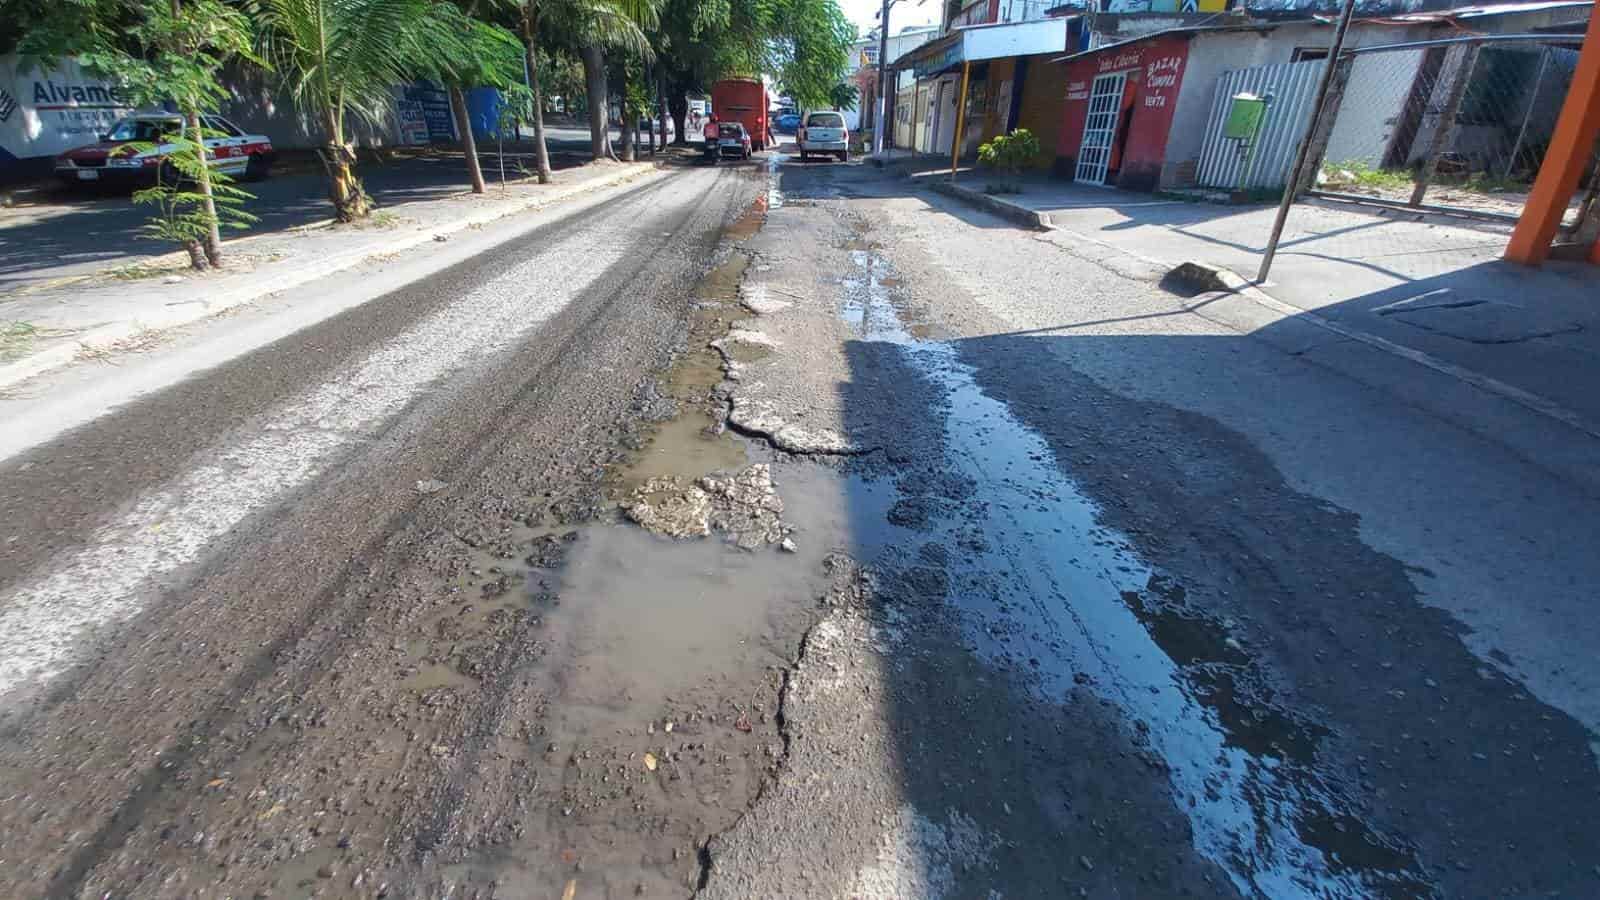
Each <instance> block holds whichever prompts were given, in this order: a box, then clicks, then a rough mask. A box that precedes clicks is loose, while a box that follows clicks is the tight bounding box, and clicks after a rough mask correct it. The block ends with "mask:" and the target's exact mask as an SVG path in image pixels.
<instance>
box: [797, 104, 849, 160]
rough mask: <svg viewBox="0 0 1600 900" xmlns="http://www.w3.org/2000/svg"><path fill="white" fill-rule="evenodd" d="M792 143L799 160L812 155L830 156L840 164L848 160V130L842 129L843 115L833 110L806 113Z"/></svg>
mask: <svg viewBox="0 0 1600 900" xmlns="http://www.w3.org/2000/svg"><path fill="white" fill-rule="evenodd" d="M794 142H795V143H796V144H797V145H799V147H800V158H801V159H809V158H810V157H811V156H812V155H814V154H832V155H833V156H837V157H839V160H840V161H841V162H842V161H844V160H847V159H849V158H850V130H849V129H848V128H845V127H844V115H843V114H842V113H839V112H836V111H834V110H822V111H818V112H809V113H806V116H805V119H804V124H802V125H801V126H800V130H799V131H797V132H795V136H794Z"/></svg>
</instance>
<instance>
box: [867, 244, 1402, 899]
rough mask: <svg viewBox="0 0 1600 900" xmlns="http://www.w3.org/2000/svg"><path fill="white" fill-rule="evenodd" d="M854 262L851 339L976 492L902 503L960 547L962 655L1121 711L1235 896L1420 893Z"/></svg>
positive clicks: (1317, 734)
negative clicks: (900, 381)
mask: <svg viewBox="0 0 1600 900" xmlns="http://www.w3.org/2000/svg"><path fill="white" fill-rule="evenodd" d="M851 259H852V264H853V266H854V269H855V271H853V272H851V273H849V274H848V275H847V276H846V278H845V283H844V295H843V297H842V302H841V304H840V308H839V315H840V316H841V318H842V319H843V320H844V321H845V322H846V323H848V324H849V325H850V327H851V328H852V329H853V330H854V331H855V333H856V334H858V335H859V339H860V340H861V341H863V342H868V343H874V342H877V343H887V344H891V345H894V346H895V347H897V348H898V349H899V351H900V354H901V356H902V357H903V359H904V361H905V363H906V365H907V366H908V367H909V368H910V369H911V370H913V371H914V372H916V373H917V374H918V375H919V376H920V377H922V378H924V379H926V380H927V381H928V382H929V383H930V384H932V385H933V386H934V387H935V388H936V390H937V391H938V392H939V393H941V394H942V395H943V397H944V402H942V403H940V404H936V405H935V406H934V407H933V410H932V412H933V414H934V415H935V416H942V417H943V422H942V424H937V423H936V424H935V426H934V427H936V428H940V429H942V439H943V446H944V448H945V451H944V454H945V456H944V459H943V460H942V461H941V464H942V467H943V469H944V470H945V474H946V475H947V476H949V477H948V478H947V479H946V481H948V483H951V484H966V485H970V486H971V491H970V493H969V494H968V495H966V496H963V497H948V498H945V499H946V500H947V501H949V502H942V503H932V504H929V503H927V502H926V501H927V500H928V499H929V498H927V497H925V496H916V495H912V494H905V495H903V497H902V498H901V502H902V503H905V504H907V505H908V506H912V507H915V508H916V509H915V511H916V512H917V516H916V518H919V519H921V520H922V522H921V523H920V526H921V529H922V530H924V531H929V532H933V533H936V534H941V535H942V536H943V542H944V543H945V544H946V545H947V546H949V547H951V548H955V547H958V546H959V547H960V548H961V550H962V552H960V553H959V554H957V553H952V554H951V564H950V579H949V586H948V588H947V589H946V590H945V596H944V600H945V603H946V604H947V605H949V606H950V607H952V608H954V609H956V610H957V611H958V613H959V617H960V619H961V621H962V623H963V627H964V628H965V629H967V634H966V636H965V637H966V639H967V641H968V642H969V644H970V646H971V647H972V648H974V650H975V652H977V653H978V654H979V655H980V657H981V658H983V659H985V660H987V661H989V662H990V663H991V664H992V665H995V666H998V667H1001V668H1006V669H1010V670H1013V671H1015V670H1019V669H1020V670H1024V671H1027V670H1031V671H1032V672H1033V673H1034V675H1035V677H1036V679H1037V680H1036V684H1037V686H1038V690H1039V692H1040V694H1041V695H1042V696H1043V697H1044V698H1045V699H1047V700H1050V701H1052V702H1060V701H1061V700H1062V698H1063V697H1065V696H1067V694H1068V693H1069V692H1070V691H1071V690H1073V689H1074V687H1075V686H1077V687H1079V688H1087V689H1088V690H1090V691H1092V692H1093V693H1094V694H1095V695H1097V696H1098V697H1099V698H1100V699H1101V700H1102V701H1103V702H1107V703H1110V704H1111V705H1113V706H1114V707H1115V708H1117V709H1119V710H1120V711H1121V713H1122V715H1123V716H1124V717H1125V718H1126V719H1127V720H1128V721H1129V723H1130V724H1131V725H1134V726H1136V730H1137V732H1138V733H1139V734H1141V735H1143V737H1144V739H1146V740H1147V744H1146V747H1147V748H1148V749H1149V750H1151V751H1153V752H1154V753H1155V754H1156V755H1157V756H1159V757H1160V759H1161V761H1162V763H1163V764H1164V768H1165V770H1166V771H1167V773H1168V777H1169V779H1170V783H1171V787H1172V791H1173V795H1174V798H1175V800H1176V801H1177V804H1176V805H1177V806H1178V807H1179V810H1180V812H1181V813H1182V814H1183V815H1185V816H1187V817H1188V818H1189V820H1190V822H1191V824H1192V827H1193V843H1194V847H1195V849H1196V850H1197V851H1198V852H1199V853H1200V854H1201V855H1202V856H1203V857H1205V858H1206V859H1208V860H1210V861H1212V862H1214V863H1215V864H1217V865H1218V866H1220V867H1221V868H1222V869H1223V871H1225V872H1227V873H1228V876H1229V877H1230V878H1231V879H1232V880H1233V882H1234V884H1235V885H1236V886H1237V888H1238V889H1239V890H1240V891H1241V893H1243V894H1245V895H1246V896H1259V895H1265V896H1269V897H1294V896H1307V895H1314V896H1322V897H1337V898H1345V897H1350V898H1355V897H1368V896H1373V895H1375V894H1376V895H1379V896H1415V895H1418V894H1428V893H1430V891H1431V888H1430V887H1429V883H1428V881H1427V879H1426V877H1425V875H1424V874H1423V873H1422V871H1421V868H1420V866H1419V865H1418V863H1417V861H1416V860H1415V858H1414V855H1413V854H1412V853H1411V851H1409V850H1407V849H1405V848H1404V847H1402V846H1398V845H1396V843H1395V842H1393V841H1390V840H1387V839H1385V838H1383V837H1382V836H1380V835H1377V834H1375V833H1373V832H1372V831H1370V830H1369V829H1368V828H1367V826H1365V825H1364V824H1363V822H1362V820H1361V817H1360V815H1359V814H1358V813H1356V812H1355V811H1354V810H1351V809H1349V806H1350V804H1349V803H1348V802H1346V801H1345V800H1344V799H1343V798H1342V797H1340V796H1339V795H1338V794H1337V793H1336V792H1335V790H1334V789H1332V788H1330V787H1329V780H1328V779H1326V778H1325V777H1323V776H1322V775H1321V774H1319V772H1318V771H1317V770H1316V769H1315V767H1314V756H1315V751H1316V747H1317V743H1318V741H1319V740H1320V738H1321V737H1322V736H1323V733H1322V732H1321V731H1320V729H1318V728H1317V727H1316V726H1313V725H1310V724H1308V723H1304V722H1301V721H1299V720H1298V719H1297V718H1295V717H1293V716H1290V715H1288V714H1286V713H1281V712H1278V711H1276V710H1274V709H1272V708H1271V705H1270V703H1266V702H1264V699H1263V697H1262V696H1261V695H1262V694H1263V693H1264V690H1252V687H1251V685H1253V684H1254V683H1255V682H1257V681H1258V680H1259V679H1256V678H1253V677H1252V672H1251V665H1250V660H1249V656H1248V654H1247V653H1246V651H1245V648H1244V647H1243V645H1241V644H1240V643H1239V642H1238V641H1237V640H1235V639H1233V638H1232V637H1230V636H1229V633H1228V628H1227V626H1226V623H1218V622H1214V621H1211V620H1209V619H1206V618H1204V617H1202V616H1199V615H1197V614H1192V613H1190V612H1189V611H1188V610H1186V609H1185V608H1184V606H1183V603H1182V600H1183V598H1182V593H1181V589H1178V588H1176V587H1175V586H1172V585H1170V584H1169V583H1168V582H1167V581H1166V580H1165V579H1164V578H1163V576H1162V575H1161V573H1160V572H1158V571H1156V570H1154V569H1153V568H1152V567H1151V566H1150V565H1149V564H1147V563H1145V562H1144V561H1142V560H1141V559H1140V557H1139V554H1138V553H1137V551H1136V550H1135V549H1134V546H1133V543H1132V541H1131V540H1130V539H1129V538H1128V537H1127V536H1126V535H1124V534H1121V533H1120V532H1117V531H1115V530H1113V529H1110V528H1106V527H1104V526H1102V525H1100V524H1099V523H1098V519H1099V511H1098V507H1097V505H1096V504H1095V502H1094V501H1093V500H1091V499H1090V498H1089V497H1088V496H1087V495H1086V494H1085V493H1084V492H1083V491H1082V490H1081V489H1080V488H1079V487H1078V485H1077V484H1076V483H1075V482H1074V481H1073V480H1072V479H1071V478H1069V477H1068V476H1067V475H1065V474H1064V472H1063V467H1062V466H1061V465H1059V464H1058V463H1057V461H1056V459H1055V455H1054V453H1053V451H1052V450H1051V448H1050V445H1049V444H1048V443H1047V442H1046V441H1045V440H1044V439H1043V438H1042V437H1041V436H1040V435H1038V434H1036V433H1035V432H1034V431H1033V430H1032V429H1030V428H1029V427H1027V426H1026V425H1024V424H1023V423H1022V422H1021V421H1020V420H1019V419H1018V418H1017V417H1016V416H1014V415H1013V414H1012V412H1011V411H1010V409H1009V408H1008V407H1007V406H1006V405H1005V404H1004V403H1002V402H1000V401H998V400H995V399H993V398H991V397H989V396H987V395H986V394H985V393H984V392H983V391H982V389H981V388H980V387H979V386H978V384H977V381H976V379H975V372H974V369H973V368H972V367H971V366H969V365H967V364H966V363H965V362H963V361H962V360H961V358H960V354H959V351H958V349H957V347H956V346H955V345H954V344H951V343H948V342H942V341H937V340H930V339H928V338H927V337H926V336H925V334H924V332H923V331H922V329H920V328H919V327H917V326H908V325H907V324H906V323H905V322H904V321H903V319H902V317H901V314H900V312H899V311H898V310H897V309H896V305H895V303H894V301H893V298H892V296H891V294H892V288H893V272H892V269H891V267H890V265H889V263H888V261H887V260H886V259H885V258H884V257H883V256H882V255H881V254H879V253H878V252H876V251H874V250H872V249H870V248H861V247H859V246H857V247H855V248H853V249H852V252H851ZM885 483H886V481H885ZM881 502H882V501H881V500H878V501H875V505H880V504H881ZM896 509H897V510H899V511H900V512H899V514H900V515H901V516H902V517H904V516H905V513H906V511H905V510H903V509H901V508H900V507H899V506H898V505H897V506H896ZM858 527H859V526H858ZM974 536H976V537H974ZM865 561H867V562H869V563H877V564H881V565H882V566H883V567H884V568H887V567H889V566H892V565H894V563H893V562H892V561H889V560H887V559H886V560H874V559H872V558H871V557H870V556H866V557H865Z"/></svg>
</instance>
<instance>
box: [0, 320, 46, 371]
mask: <svg viewBox="0 0 1600 900" xmlns="http://www.w3.org/2000/svg"><path fill="white" fill-rule="evenodd" d="M38 337H39V329H38V327H37V326H35V325H34V324H33V323H31V322H4V323H0V360H4V361H7V362H9V361H10V360H13V359H16V358H18V357H20V356H26V355H27V353H28V351H29V350H30V349H32V348H33V342H34V341H35V340H37V339H38Z"/></svg>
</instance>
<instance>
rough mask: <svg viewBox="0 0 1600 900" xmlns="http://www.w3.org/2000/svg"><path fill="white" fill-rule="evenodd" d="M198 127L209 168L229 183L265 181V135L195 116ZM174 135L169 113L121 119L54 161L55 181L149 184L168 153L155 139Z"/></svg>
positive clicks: (174, 119) (175, 122)
mask: <svg viewBox="0 0 1600 900" xmlns="http://www.w3.org/2000/svg"><path fill="white" fill-rule="evenodd" d="M200 123H201V125H202V127H203V128H204V129H205V131H206V133H207V137H206V138H205V145H206V157H207V159H208V160H209V161H210V163H211V167H212V168H213V169H216V170H217V171H219V172H225V173H227V174H229V175H232V176H234V177H235V178H251V179H255V178H265V177H266V175H267V170H268V169H269V168H271V166H272V160H273V156H274V154H273V150H272V141H271V140H269V139H268V138H267V137H266V135H261V134H245V133H244V131H243V130H241V129H240V128H239V127H238V126H237V125H234V124H233V123H232V122H229V121H228V120H227V119H224V118H223V117H221V116H201V117H200ZM179 130H180V120H179V118H178V116H177V115H176V114H174V113H167V112H153V113H135V114H133V115H131V116H126V117H124V118H122V119H119V120H118V121H117V124H116V126H115V127H113V128H112V129H111V130H110V131H109V132H107V133H105V134H103V135H101V136H100V142H99V143H97V144H89V145H88V146H85V147H76V148H74V149H72V150H68V151H67V152H65V153H63V154H61V155H60V156H57V157H56V166H55V172H56V177H57V178H59V179H61V180H62V181H63V182H65V183H67V184H69V185H80V184H84V185H88V184H104V183H112V184H127V185H134V184H148V183H151V182H154V181H155V179H156V173H157V172H159V171H160V170H161V163H162V162H163V161H164V160H165V159H166V156H167V154H168V153H171V152H172V150H173V145H172V144H166V143H162V142H161V139H162V137H163V136H164V135H170V134H175V133H177V132H178V131H179ZM141 145H142V149H140V147H141Z"/></svg>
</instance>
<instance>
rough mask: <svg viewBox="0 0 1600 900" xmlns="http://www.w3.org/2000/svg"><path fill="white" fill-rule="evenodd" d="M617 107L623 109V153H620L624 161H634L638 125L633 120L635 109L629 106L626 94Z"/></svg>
mask: <svg viewBox="0 0 1600 900" xmlns="http://www.w3.org/2000/svg"><path fill="white" fill-rule="evenodd" d="M617 109H619V110H621V111H622V135H621V137H622V153H621V154H620V155H621V156H622V161H623V162H633V160H634V144H635V143H636V142H637V139H636V138H635V137H634V129H635V128H636V127H638V123H637V122H635V121H634V120H633V110H631V109H629V108H628V96H627V95H626V94H624V95H623V96H622V97H621V98H620V100H619V102H618V104H617Z"/></svg>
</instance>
